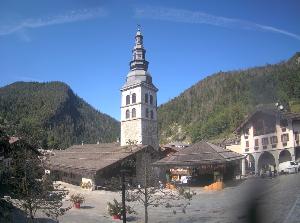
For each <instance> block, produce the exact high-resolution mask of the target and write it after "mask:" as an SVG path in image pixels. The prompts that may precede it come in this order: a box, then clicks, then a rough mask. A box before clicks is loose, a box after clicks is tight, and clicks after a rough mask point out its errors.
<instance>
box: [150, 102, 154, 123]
mask: <svg viewBox="0 0 300 223" xmlns="http://www.w3.org/2000/svg"><path fill="white" fill-rule="evenodd" d="M150 98H151V97H150ZM150 117H151V119H153V111H152V110H151V111H150Z"/></svg>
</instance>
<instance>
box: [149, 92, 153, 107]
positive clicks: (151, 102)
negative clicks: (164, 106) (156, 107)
mask: <svg viewBox="0 0 300 223" xmlns="http://www.w3.org/2000/svg"><path fill="white" fill-rule="evenodd" d="M150 104H151V105H152V104H153V96H152V95H151V94H150Z"/></svg>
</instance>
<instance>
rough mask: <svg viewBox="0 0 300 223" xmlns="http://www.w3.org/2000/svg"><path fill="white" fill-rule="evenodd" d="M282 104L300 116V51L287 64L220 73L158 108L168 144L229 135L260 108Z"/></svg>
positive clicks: (161, 131) (161, 136)
mask: <svg viewBox="0 0 300 223" xmlns="http://www.w3.org/2000/svg"><path fill="white" fill-rule="evenodd" d="M276 102H280V103H281V104H283V105H284V106H285V108H286V109H287V110H291V111H294V112H300V53H296V54H295V55H294V56H293V57H291V58H290V59H289V60H287V61H283V62H280V63H278V64H274V65H269V64H268V65H266V66H262V67H255V68H251V69H245V70H238V71H229V72H219V73H216V74H213V75H211V76H209V77H207V78H205V79H203V80H201V81H199V82H198V83H197V84H195V85H194V86H192V87H190V88H189V89H187V90H185V91H184V92H183V93H181V94H180V95H179V96H178V97H175V98H174V99H172V100H170V101H169V102H167V103H165V104H163V105H161V106H160V107H159V108H158V119H159V120H158V125H159V134H160V140H161V142H162V143H166V142H170V141H174V140H183V141H187V142H195V141H199V140H202V139H208V140H209V139H210V140H214V139H219V138H224V137H229V136H230V135H231V134H232V132H233V131H234V129H235V128H236V127H237V126H238V124H239V123H241V121H242V120H243V119H244V118H245V116H247V115H248V114H249V113H250V112H252V111H253V110H254V109H255V107H256V106H257V105H260V104H270V103H276Z"/></svg>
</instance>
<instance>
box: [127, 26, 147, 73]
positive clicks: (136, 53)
mask: <svg viewBox="0 0 300 223" xmlns="http://www.w3.org/2000/svg"><path fill="white" fill-rule="evenodd" d="M145 56H146V50H145V49H144V46H143V35H142V32H141V28H140V25H138V30H137V32H136V35H135V45H134V47H133V50H132V61H130V70H145V71H147V70H148V64H149V62H148V61H147V60H146V57H145Z"/></svg>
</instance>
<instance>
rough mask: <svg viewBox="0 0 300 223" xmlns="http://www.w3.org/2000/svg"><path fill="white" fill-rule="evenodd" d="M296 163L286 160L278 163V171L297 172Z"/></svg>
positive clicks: (281, 172)
mask: <svg viewBox="0 0 300 223" xmlns="http://www.w3.org/2000/svg"><path fill="white" fill-rule="evenodd" d="M298 168H299V166H298V163H297V162H294V161H286V162H283V163H279V167H278V172H279V173H280V174H283V173H297V172H298Z"/></svg>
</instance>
